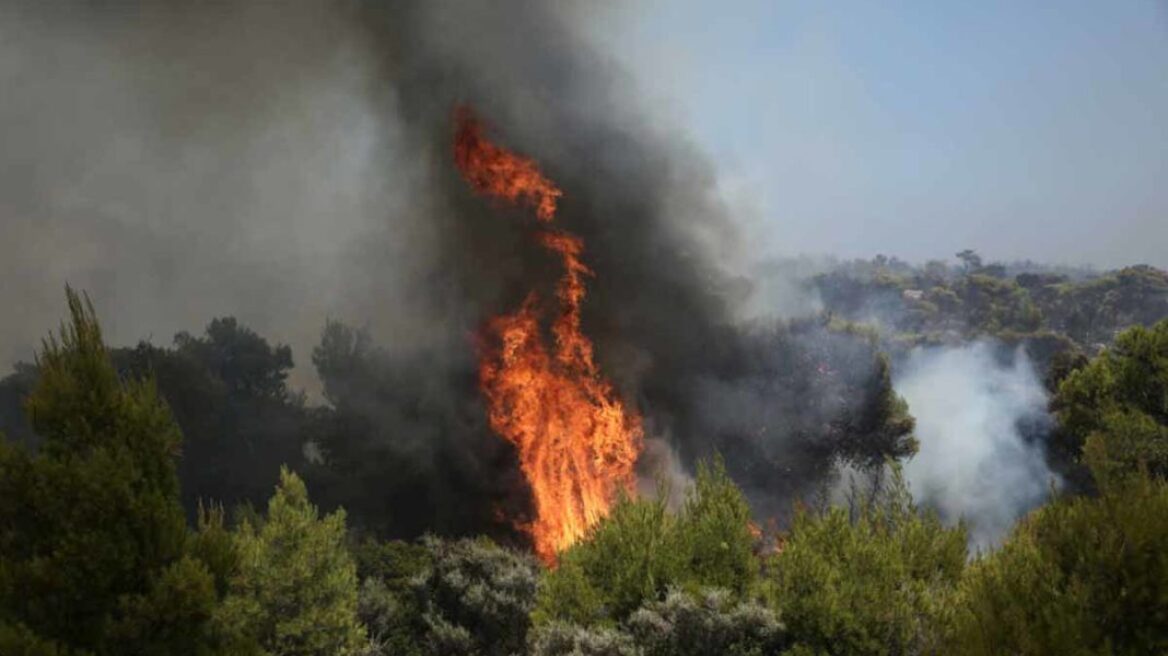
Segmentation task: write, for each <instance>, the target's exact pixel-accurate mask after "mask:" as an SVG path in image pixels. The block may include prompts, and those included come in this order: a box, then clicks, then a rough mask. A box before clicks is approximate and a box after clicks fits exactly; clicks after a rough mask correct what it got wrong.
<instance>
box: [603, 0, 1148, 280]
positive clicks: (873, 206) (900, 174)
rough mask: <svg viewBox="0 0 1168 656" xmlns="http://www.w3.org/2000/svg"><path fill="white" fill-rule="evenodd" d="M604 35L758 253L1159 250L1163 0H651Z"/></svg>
mask: <svg viewBox="0 0 1168 656" xmlns="http://www.w3.org/2000/svg"><path fill="white" fill-rule="evenodd" d="M595 33H596V36H597V39H598V41H599V43H600V44H601V45H602V47H605V48H606V49H608V50H609V52H610V53H611V54H612V56H613V57H614V58H616V59H617V60H619V62H620V63H621V64H622V65H623V66H625V67H626V68H627V69H628V70H629V71H630V73H631V74H632V75H633V76H634V78H635V79H636V82H637V84H638V86H639V87H640V88H641V90H642V91H643V93H644V95H645V101H646V102H647V103H649V104H651V106H653V107H654V108H659V111H660V112H661V114H662V120H663V121H673V122H676V123H678V124H680V125H682V126H684V128H685V129H686V130H687V131H688V133H689V135H690V136H691V138H692V139H693V140H695V141H696V142H697V143H698V144H699V145H700V146H701V147H702V148H703V149H704V150H705V151H706V152H708V153H709V154H710V156H711V157H712V158H713V159H714V161H715V163H716V165H717V167H718V170H719V172H720V176H721V179H722V186H723V190H724V191H723V192H724V194H725V195H726V197H727V199H728V200H729V202H730V203H731V205H732V207H734V209H735V211H736V212H737V213H739V214H740V215H741V216H742V217H743V220H744V223H746V224H747V225H749V226H750V227H749V230H750V231H751V237H752V240H753V242H754V243H757V244H760V245H761V246H760V253H784V254H796V253H815V254H823V253H830V254H836V255H843V256H870V255H873V254H875V253H878V252H882V253H886V254H895V255H900V256H902V257H907V258H909V259H914V260H924V259H927V258H931V257H948V256H951V255H952V254H953V253H954V252H955V251H957V250H960V249H962V248H967V247H971V248H975V249H978V250H979V251H981V252H982V253H983V255H985V256H987V257H989V258H991V259H1014V258H1025V257H1030V258H1034V259H1039V260H1044V261H1048V262H1057V263H1067V264H1080V263H1092V264H1096V265H1100V266H1112V265H1118V264H1125V263H1134V262H1149V263H1152V264H1157V265H1160V266H1168V3H1166V2H1164V1H1157V0H1124V1H1114V2H1104V1H1102V0H1095V1H1085V0H1059V1H1057V2H1056V1H1053V0H1051V1H1047V2H1021V1H1015V2H1005V1H986V0H982V1H979V2H951V1H946V2H889V1H884V2H873V1H869V2H858V1H857V2H851V1H834V2H810V1H785V0H771V1H769V2H768V1H763V0H741V1H738V2H698V1H696V0H643V1H642V2H639V3H636V4H635V5H634V8H633V9H629V10H627V11H626V12H623V13H621V14H619V16H618V17H616V18H613V19H610V20H605V21H604V22H602V23H599V24H598V25H597V26H596V29H595Z"/></svg>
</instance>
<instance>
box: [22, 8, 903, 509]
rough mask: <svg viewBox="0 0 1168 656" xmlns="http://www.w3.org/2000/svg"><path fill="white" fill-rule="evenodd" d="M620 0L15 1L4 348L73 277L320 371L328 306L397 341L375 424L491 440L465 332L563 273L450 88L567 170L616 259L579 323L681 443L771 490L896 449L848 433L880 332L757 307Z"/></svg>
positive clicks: (780, 501) (130, 310) (586, 215)
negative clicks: (621, 29)
mask: <svg viewBox="0 0 1168 656" xmlns="http://www.w3.org/2000/svg"><path fill="white" fill-rule="evenodd" d="M607 11H608V9H607V8H605V7H602V6H597V5H594V4H589V5H586V6H585V5H583V4H581V5H577V6H575V7H569V6H568V5H567V4H566V3H548V2H542V1H536V0H503V1H499V2H491V3H471V2H464V1H461V0H398V1H393V2H390V1H389V0H383V1H382V0H364V1H361V0H288V1H287V2H281V3H271V2H258V1H257V2H247V1H243V0H241V1H239V2H213V3H201V2H189V1H187V0H156V1H154V2H140V3H138V2H92V1H84V0H60V1H59V2H51V3H45V2H38V1H35V0H12V1H9V2H6V3H3V5H2V6H0V88H3V89H4V90H5V93H4V94H3V97H2V98H0V141H2V142H3V143H4V144H5V148H4V149H2V151H0V220H2V221H3V227H4V235H5V237H6V238H5V239H4V240H3V242H2V243H0V276H3V277H4V279H5V284H4V285H2V286H0V304H2V306H3V307H6V308H18V309H19V311H18V312H15V313H10V315H9V317H7V320H6V321H5V322H3V324H2V327H0V331H2V332H0V357H3V358H5V359H8V360H13V359H17V358H27V356H28V355H29V352H30V349H31V347H32V346H33V345H35V343H36V338H37V337H39V336H40V335H41V334H43V332H44V331H45V329H46V327H47V326H51V325H53V324H54V323H55V320H56V317H57V316H58V315H59V308H60V290H61V289H62V287H63V286H64V284H65V282H66V281H68V282H71V283H72V284H73V285H74V286H76V287H79V288H82V289H85V290H87V291H88V292H89V293H90V295H91V297H92V298H93V299H94V301H95V303H96V305H97V307H98V310H99V313H100V315H101V316H102V317H103V319H104V321H105V323H106V327H107V331H108V334H109V336H110V338H111V341H114V342H117V343H127V342H133V341H135V340H137V339H142V338H155V340H156V341H163V342H165V341H166V340H167V338H168V337H169V336H170V335H171V334H173V333H174V332H176V331H178V330H181V329H191V330H194V329H197V328H196V327H197V326H199V325H201V324H202V323H204V322H205V321H207V320H208V319H209V318H210V317H212V316H216V315H235V316H237V317H238V318H239V319H240V320H241V321H242V322H244V323H245V324H247V325H249V326H251V327H252V328H254V329H256V330H257V331H258V332H259V333H261V334H263V335H265V336H266V337H268V338H270V339H273V340H277V341H282V342H287V343H290V344H291V345H292V346H293V348H294V351H295V353H296V354H297V358H298V362H299V363H300V365H301V370H300V371H299V374H300V379H299V380H298V381H297V382H298V383H299V384H301V385H306V384H310V383H311V381H312V380H313V378H312V377H311V375H310V374H309V372H307V371H305V370H304V365H305V364H306V360H307V359H308V358H307V354H308V353H309V352H310V350H311V346H312V345H313V344H314V343H316V342H317V340H318V338H319V335H320V331H321V328H322V327H323V325H324V321H325V318H326V317H332V318H335V319H341V320H343V321H345V322H347V323H350V324H356V325H358V326H361V327H364V328H366V329H367V330H368V332H369V334H370V335H371V337H372V339H373V341H374V342H375V343H376V344H377V345H378V348H379V350H378V353H379V355H378V358H377V361H378V363H379V364H378V365H377V366H378V367H381V368H383V369H385V371H386V372H387V373H385V375H381V376H376V377H375V378H378V379H380V380H385V381H390V382H387V383H385V384H384V385H382V386H381V388H379V389H378V393H377V394H374V395H371V396H373V397H375V398H376V400H375V401H368V402H367V403H366V402H365V400H364V397H362V403H360V404H357V403H354V405H360V406H362V407H366V406H372V405H378V406H380V407H376V408H373V407H369V408H367V409H366V410H363V411H365V412H367V413H368V415H369V416H370V417H372V418H373V419H374V420H376V421H377V422H381V423H383V424H384V425H381V426H379V431H378V433H377V434H378V435H382V434H383V435H385V436H387V438H386V439H392V440H397V441H398V442H399V443H400V442H402V441H403V440H405V441H409V442H410V443H411V444H413V445H414V446H412V447H411V451H410V454H411V457H412V456H413V454H414V451H417V452H425V454H419V455H418V458H419V462H421V461H423V460H425V461H426V462H427V463H429V464H428V467H427V468H425V469H420V471H430V469H429V468H430V467H432V468H433V470H435V471H441V470H443V469H444V468H448V465H447V463H449V462H450V461H451V460H452V459H454V458H456V457H458V458H463V459H465V458H467V457H468V456H467V454H468V453H469V454H473V453H478V451H477V450H476V449H477V448H478V447H476V446H474V445H479V446H481V445H482V444H485V443H486V442H488V441H491V440H494V441H498V440H497V438H496V437H494V436H491V435H490V434H489V431H487V430H486V426H485V421H484V419H483V416H482V411H481V401H480V399H479V396H478V394H477V391H476V390H475V388H474V385H473V380H474V369H475V366H476V354H475V350H474V346H473V341H474V339H473V336H474V335H475V334H476V333H477V332H478V331H479V330H480V328H481V326H482V323H483V321H484V319H485V318H486V317H488V316H491V315H493V314H497V313H499V312H503V311H508V310H511V309H513V308H514V307H515V306H516V305H517V303H518V302H519V300H520V299H521V298H522V297H523V296H524V295H526V294H527V293H528V291H529V290H530V289H532V288H533V287H534V288H535V289H536V290H537V291H540V292H543V295H544V298H547V297H548V296H549V295H550V294H549V292H550V291H551V289H552V287H553V286H554V283H555V280H556V279H557V277H558V275H559V271H558V263H557V262H556V261H555V260H554V258H549V257H548V256H547V254H546V253H545V252H543V251H542V250H541V249H540V248H539V247H538V246H536V245H535V244H534V242H533V240H532V239H531V226H532V218H531V217H530V216H529V215H528V214H527V213H525V212H523V211H519V210H513V209H508V208H503V207H499V206H497V205H494V204H492V203H490V202H488V201H484V200H483V199H482V198H479V197H477V196H475V195H474V194H473V193H472V192H471V191H470V190H469V189H468V188H467V186H466V184H465V183H464V182H463V181H462V180H461V179H460V177H459V175H458V173H457V171H455V170H454V166H453V163H452V161H451V152H450V150H451V137H452V121H451V118H452V110H453V109H454V107H455V106H457V105H459V104H468V105H470V106H471V107H473V108H474V109H475V110H476V111H477V112H478V113H479V115H480V116H482V117H483V118H484V119H485V120H486V122H487V123H488V124H489V126H490V127H491V128H493V133H492V136H493V137H494V138H496V139H497V140H499V141H501V142H503V143H504V144H505V145H507V146H508V147H510V148H512V149H514V150H517V151H519V152H522V153H524V154H526V155H528V156H531V157H533V158H534V159H536V160H537V161H538V162H540V164H541V166H542V167H543V169H544V170H545V172H546V173H547V174H548V175H549V177H551V178H552V179H553V180H555V181H556V182H557V183H558V184H559V185H560V186H561V187H562V188H563V190H564V199H563V202H562V209H561V212H560V214H559V216H558V218H557V222H558V223H559V224H560V225H561V226H562V227H564V228H566V229H568V230H570V231H572V232H574V233H576V234H577V235H580V236H581V237H582V238H583V239H584V241H585V244H586V252H585V259H586V260H587V262H588V264H589V265H590V266H591V267H592V268H593V269H594V270H595V271H596V274H597V275H596V277H595V278H594V279H592V280H591V281H590V290H589V291H590V295H589V299H588V304H587V306H586V309H585V326H584V329H585V330H586V331H587V332H588V334H590V335H591V336H592V337H593V339H594V340H595V341H596V344H597V348H598V351H597V352H598V357H599V359H600V361H601V365H602V367H603V369H604V371H605V372H606V373H607V374H608V375H609V376H610V377H611V378H612V379H613V380H614V383H615V384H616V386H617V387H618V389H619V390H620V391H621V393H622V394H624V395H625V397H626V398H628V399H629V400H630V402H631V403H632V404H633V405H634V406H635V407H637V408H638V409H640V410H641V411H642V412H644V415H645V420H646V428H647V432H648V433H649V435H651V436H654V437H667V438H668V439H669V440H670V443H671V447H672V449H671V450H669V451H668V453H676V454H677V456H678V457H679V458H680V460H681V462H682V463H683V464H685V465H686V466H689V465H690V464H691V463H692V461H693V460H694V459H695V458H697V457H702V456H708V455H710V454H712V453H713V452H714V451H718V452H721V453H722V454H723V455H724V456H725V457H726V460H727V464H728V466H729V467H730V469H731V472H732V473H734V474H735V475H736V476H738V477H739V478H740V480H741V481H742V482H743V484H744V486H745V487H746V488H747V489H748V490H749V491H751V493H752V494H754V495H756V496H757V497H761V498H766V499H768V500H769V506H768V509H767V510H766V512H767V513H768V514H769V513H770V512H771V510H770V508H771V507H773V508H779V507H786V506H787V505H788V504H787V503H786V502H787V501H788V500H789V499H790V498H791V497H793V496H795V495H797V494H799V493H801V492H803V491H805V490H806V489H808V488H809V487H810V486H811V485H812V484H813V483H815V482H816V481H817V480H818V479H819V478H820V477H821V476H822V475H823V474H824V472H827V471H830V469H831V466H832V463H833V462H834V461H835V460H836V459H837V458H839V457H844V458H855V459H860V460H865V461H877V462H878V461H881V460H880V458H881V456H882V455H885V454H890V453H891V454H895V453H897V452H898V449H899V448H900V447H901V446H903V445H901V444H899V443H898V441H899V436H898V435H895V434H892V433H890V432H888V431H884V432H883V433H882V434H881V435H880V436H878V437H879V439H877V440H875V441H874V442H872V443H863V444H860V443H858V442H859V441H860V438H859V437H858V436H861V435H865V434H866V431H868V432H879V431H878V430H877V429H878V423H879V422H878V421H877V420H878V416H877V415H876V414H874V413H872V412H868V406H870V405H873V404H877V405H878V401H879V399H878V398H876V397H875V396H873V395H871V394H869V393H868V392H869V391H870V390H873V389H876V388H878V387H879V383H880V381H881V375H882V374H881V371H880V370H877V369H875V368H874V363H873V360H872V357H871V352H870V348H868V346H867V345H865V344H863V343H860V342H857V340H853V339H850V338H846V337H838V336H830V335H824V334H823V333H824V330H823V328H822V326H818V325H815V324H814V322H808V323H806V324H805V325H803V326H802V327H800V328H799V329H798V330H797V331H796V330H793V329H792V330H789V329H787V328H785V327H781V326H774V325H773V324H771V323H769V322H768V323H767V324H766V325H762V326H755V327H753V328H751V329H750V330H744V329H743V328H742V326H741V325H740V323H739V322H740V320H742V319H743V318H744V317H745V318H752V319H758V318H760V317H766V316H767V314H766V313H763V312H759V311H756V310H753V309H751V308H749V307H746V306H744V301H745V299H747V298H749V297H750V296H751V294H752V288H753V285H752V283H751V282H750V281H749V280H748V279H745V278H744V277H743V276H742V275H740V274H741V272H740V271H739V268H740V262H741V261H742V259H741V257H739V255H740V253H741V249H740V245H739V240H738V238H737V229H736V223H735V221H733V220H732V218H731V216H730V214H729V212H728V211H727V210H726V208H725V207H724V206H723V204H722V202H721V192H720V191H719V189H718V185H717V184H716V176H715V174H714V171H713V170H712V168H711V167H710V165H709V163H708V162H707V160H706V159H705V158H704V157H702V156H701V154H700V153H698V152H697V151H696V150H695V148H693V147H692V145H690V144H689V143H688V142H687V140H686V139H685V137H684V135H683V134H682V133H680V132H679V131H678V130H676V129H675V126H672V125H669V124H668V123H667V122H664V121H663V120H662V119H661V117H660V116H659V115H658V114H656V113H654V112H653V111H652V108H651V107H645V106H642V105H641V104H640V103H639V102H638V101H637V100H636V94H635V92H634V90H633V89H632V88H631V85H630V82H629V80H628V79H627V77H626V76H625V75H624V74H623V73H622V72H621V71H620V70H619V68H618V67H616V66H615V65H614V64H613V62H611V61H609V60H608V58H607V57H605V56H604V55H603V54H602V53H600V52H599V51H598V50H597V49H596V48H595V47H594V45H593V44H592V43H591V42H589V40H588V39H587V38H585V36H584V35H583V34H582V33H581V29H580V26H581V25H588V24H590V23H591V22H592V21H595V20H598V19H599V18H600V17H603V16H606V15H608V14H607V13H606V12H607ZM763 293H764V296H765V295H770V296H774V297H775V298H782V297H784V296H785V295H789V293H790V292H789V290H784V289H781V288H775V289H774V291H773V292H767V291H766V290H764V292H763ZM756 298H757V294H756ZM452 380H453V381H458V383H459V384H458V385H452V384H451V382H450V381H452ZM395 381H408V385H405V384H402V385H398V384H397V382H395ZM407 386H408V388H409V389H404V387H407ZM401 418H404V419H401ZM452 426H453V427H454V428H451V427H452ZM881 440H882V441H881ZM468 445H471V446H469V447H468ZM648 466H649V467H650V469H652V467H653V464H652V463H649V465H648ZM472 469H473V468H470V467H468V468H467V470H466V471H467V472H471V473H467V474H466V475H467V476H468V477H469V476H496V477H501V479H507V476H506V474H505V473H504V474H500V473H499V472H498V471H490V472H485V473H484V472H478V471H473V472H472ZM459 471H460V472H461V471H462V470H459ZM447 473H448V474H449V475H453V474H451V473H450V472H447ZM456 473H457V472H456ZM511 473H512V474H513V473H514V472H511ZM774 512H778V510H775V511H774Z"/></svg>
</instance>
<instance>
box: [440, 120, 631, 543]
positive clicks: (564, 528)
mask: <svg viewBox="0 0 1168 656" xmlns="http://www.w3.org/2000/svg"><path fill="white" fill-rule="evenodd" d="M456 120H457V130H456V133H455V139H454V157H455V162H456V163H457V165H458V168H459V171H461V172H462V175H463V177H464V178H465V179H466V181H467V182H468V183H469V184H470V185H471V186H472V187H473V188H474V189H475V190H476V191H477V192H479V193H481V194H483V195H485V196H488V197H492V198H499V199H502V200H506V201H509V202H519V201H524V202H526V203H527V204H529V205H531V206H532V207H533V208H535V211H536V216H537V217H538V218H539V220H540V221H541V222H542V223H545V224H550V223H552V222H553V221H554V220H555V211H556V201H557V199H559V198H560V197H561V196H562V195H563V193H562V192H561V191H560V190H559V188H557V187H556V186H555V184H554V183H553V182H552V181H551V180H549V179H547V178H546V177H544V175H543V174H542V173H541V172H540V170H539V168H538V167H537V166H536V165H535V164H534V163H533V162H532V161H531V160H528V159H526V158H524V157H521V156H519V155H516V154H514V153H512V152H510V151H508V150H506V149H505V148H501V147H499V146H496V145H495V144H493V143H491V142H490V141H488V140H487V138H486V137H485V136H484V135H483V126H482V124H481V123H480V122H479V121H478V119H477V118H476V117H475V116H474V115H473V114H472V113H471V111H470V110H469V109H467V108H460V109H459V110H458V111H457V112H456ZM536 238H537V241H538V242H539V244H540V245H541V246H543V247H544V248H545V249H547V250H548V251H550V252H552V253H555V254H556V255H557V256H559V258H560V261H561V263H562V265H563V274H562V275H561V277H560V279H559V282H558V283H557V285H556V301H557V302H558V307H557V308H555V310H556V312H555V314H554V317H553V318H552V319H551V321H550V337H551V339H550V341H551V342H552V344H550V345H549V344H548V342H549V334H548V333H549V329H548V328H546V327H545V326H544V323H545V320H546V317H545V314H547V312H546V311H545V310H546V308H545V306H544V305H543V304H541V302H540V298H539V295H538V294H537V293H536V292H534V291H532V292H530V293H529V294H528V295H527V298H526V299H525V300H524V301H523V303H522V304H521V305H520V307H519V308H518V309H516V310H515V311H514V312H511V313H505V314H500V315H498V316H495V317H492V318H491V319H490V320H489V321H488V322H487V329H486V331H485V332H486V334H485V335H484V336H483V340H482V341H483V344H482V348H481V351H482V353H481V359H480V364H479V381H480V384H481V386H482V392H483V396H484V397H485V398H486V401H487V406H488V407H487V416H488V419H489V421H490V424H491V427H492V428H493V429H494V430H495V431H496V432H497V433H498V434H499V435H501V436H502V437H504V438H505V439H507V440H508V441H510V442H511V443H512V444H514V445H515V447H516V448H517V449H518V452H519V464H520V468H521V469H522V470H523V474H524V476H525V477H526V479H527V482H528V484H529V485H530V486H531V491H532V494H533V496H534V502H535V512H536V517H535V520H534V521H533V522H531V524H530V525H528V526H526V527H525V528H526V529H527V530H528V531H530V533H531V537H532V540H533V542H534V544H535V551H536V553H537V554H538V555H539V557H540V558H541V559H542V560H543V561H544V562H547V563H552V562H554V560H555V557H556V553H558V552H559V551H562V550H563V549H565V548H566V547H568V546H570V545H571V544H572V543H573V542H575V541H577V540H579V539H580V538H581V537H583V536H584V534H585V533H586V532H587V530H588V528H589V527H591V526H592V525H594V524H595V523H596V522H597V521H599V520H600V519H601V518H603V517H604V516H605V515H607V514H608V511H609V508H610V507H611V506H612V503H613V502H614V500H615V498H616V496H617V495H618V494H619V493H620V492H621V491H624V492H631V491H632V490H633V482H634V478H633V467H634V465H635V464H636V461H637V456H638V455H639V454H640V451H641V442H642V437H643V431H642V428H641V419H640V417H639V416H637V415H636V414H635V413H634V412H631V411H630V410H628V409H626V408H625V406H624V403H623V402H622V401H621V400H620V398H618V397H617V395H616V393H615V391H614V390H613V388H612V385H611V384H610V383H609V381H608V380H606V379H605V378H604V377H603V376H602V375H601V372H600V369H599V367H597V365H596V360H595V358H594V356H593V347H592V341H591V340H589V339H588V336H587V335H585V334H584V333H583V332H582V330H581V327H580V317H581V306H582V305H583V303H584V299H585V296H586V294H587V289H586V287H585V281H584V279H585V277H586V276H591V275H593V272H592V271H591V270H590V269H589V268H588V266H587V265H586V264H584V262H583V259H582V256H583V251H584V242H583V241H582V240H581V239H580V238H579V237H576V236H575V235H573V234H571V233H569V232H566V231H564V230H561V229H558V228H554V227H547V228H541V229H540V231H539V232H538V233H537V235H536Z"/></svg>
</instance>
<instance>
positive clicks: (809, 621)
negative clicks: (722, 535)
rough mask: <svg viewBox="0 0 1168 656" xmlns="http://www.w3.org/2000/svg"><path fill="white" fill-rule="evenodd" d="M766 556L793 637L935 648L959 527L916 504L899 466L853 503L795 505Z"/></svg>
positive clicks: (826, 646)
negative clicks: (776, 547) (879, 487)
mask: <svg viewBox="0 0 1168 656" xmlns="http://www.w3.org/2000/svg"><path fill="white" fill-rule="evenodd" d="M780 549H781V551H780V553H779V554H778V556H776V557H775V558H774V559H773V562H772V563H771V564H770V569H771V571H772V575H771V589H770V597H771V601H772V605H773V606H774V607H775V609H776V610H777V612H778V614H779V617H780V618H781V619H782V620H783V622H784V624H785V625H786V627H787V630H788V632H789V634H790V639H791V640H792V641H793V643H794V645H795V647H797V648H798V649H801V650H805V651H806V652H807V653H817V654H913V653H933V652H935V651H936V650H937V648H938V646H939V645H938V640H939V637H940V636H938V635H936V634H935V632H934V630H933V628H934V623H935V621H936V619H937V618H938V617H940V616H942V614H943V611H944V608H945V605H946V602H947V598H948V596H949V595H950V594H951V591H952V590H953V589H954V588H955V586H956V585H957V582H958V581H959V579H960V576H961V572H962V570H963V568H964V565H965V558H966V532H965V529H964V527H962V526H958V527H956V528H945V527H944V526H942V525H941V523H940V521H939V520H938V519H937V517H936V516H935V515H934V514H932V513H921V512H918V511H917V509H916V508H915V507H914V506H913V504H912V500H911V498H910V497H909V494H908V490H907V487H906V486H905V484H904V482H903V480H902V478H901V476H900V473H899V470H898V469H894V470H893V476H892V480H891V484H890V485H889V486H888V488H887V490H886V491H884V492H882V493H881V494H879V495H876V496H875V497H872V498H866V499H860V500H858V501H857V503H856V504H855V507H854V508H853V509H851V510H850V511H849V509H847V508H840V507H835V508H829V509H826V510H823V511H820V512H813V511H810V510H806V509H804V510H801V511H800V512H798V513H797V514H796V516H795V519H794V523H793V525H792V526H791V529H790V532H789V534H788V536H787V538H786V540H785V541H784V542H783V543H781V545H780Z"/></svg>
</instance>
